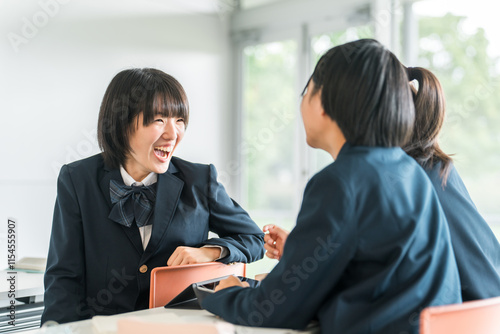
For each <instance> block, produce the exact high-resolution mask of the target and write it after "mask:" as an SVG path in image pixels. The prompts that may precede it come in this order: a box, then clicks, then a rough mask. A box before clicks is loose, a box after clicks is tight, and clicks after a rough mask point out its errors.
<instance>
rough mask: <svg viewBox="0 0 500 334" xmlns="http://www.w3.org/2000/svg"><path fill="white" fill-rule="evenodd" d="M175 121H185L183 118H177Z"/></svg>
mask: <svg viewBox="0 0 500 334" xmlns="http://www.w3.org/2000/svg"><path fill="white" fill-rule="evenodd" d="M177 122H181V123H185V121H184V118H178V119H177Z"/></svg>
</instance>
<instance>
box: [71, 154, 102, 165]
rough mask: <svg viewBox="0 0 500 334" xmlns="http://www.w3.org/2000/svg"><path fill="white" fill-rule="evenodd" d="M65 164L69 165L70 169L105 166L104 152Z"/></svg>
mask: <svg viewBox="0 0 500 334" xmlns="http://www.w3.org/2000/svg"><path fill="white" fill-rule="evenodd" d="M65 166H67V167H68V168H70V169H85V168H89V167H93V166H95V167H104V159H103V157H102V154H101V153H99V154H96V155H93V156H91V157H88V158H85V159H81V160H77V161H74V162H71V163H69V164H67V165H65Z"/></svg>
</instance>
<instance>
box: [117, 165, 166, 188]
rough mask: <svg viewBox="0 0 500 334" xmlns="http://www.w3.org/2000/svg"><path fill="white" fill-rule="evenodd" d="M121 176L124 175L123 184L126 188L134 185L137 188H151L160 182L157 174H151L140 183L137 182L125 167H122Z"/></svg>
mask: <svg viewBox="0 0 500 334" xmlns="http://www.w3.org/2000/svg"><path fill="white" fill-rule="evenodd" d="M120 174H121V175H122V179H123V183H125V185H126V186H131V185H133V184H134V183H135V184H134V185H136V186H150V185H152V184H154V183H156V182H157V181H158V174H156V173H155V172H151V173H149V175H148V176H146V177H145V178H144V179H143V180H142V181H140V182H139V181H136V180H134V178H133V177H132V176H130V174H129V173H127V171H126V170H125V168H123V166H120Z"/></svg>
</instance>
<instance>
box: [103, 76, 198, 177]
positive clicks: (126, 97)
mask: <svg viewBox="0 0 500 334" xmlns="http://www.w3.org/2000/svg"><path fill="white" fill-rule="evenodd" d="M141 112H142V113H143V125H148V124H150V123H151V122H153V121H154V117H155V116H157V115H161V116H163V117H178V118H183V119H184V123H185V125H186V126H187V124H188V122H189V104H188V100H187V97H186V93H185V91H184V88H182V86H181V84H180V83H179V82H178V81H177V80H176V79H175V78H174V77H172V76H171V75H168V74H167V73H165V72H162V71H160V70H157V69H154V68H142V69H138V68H134V69H128V70H124V71H121V72H120V73H118V74H117V75H116V76H115V77H114V78H113V79H112V80H111V82H110V83H109V86H108V88H107V89H106V93H105V94H104V98H103V100H102V103H101V108H100V111H99V120H98V123H97V138H98V142H99V147H100V148H101V150H102V155H103V158H104V163H105V164H106V166H108V167H109V168H118V167H119V166H120V165H124V164H125V160H126V159H127V156H128V154H129V153H130V150H131V148H130V142H129V137H130V134H132V133H133V132H134V131H135V128H136V127H137V125H138V124H137V117H138V116H139V114H140V113H141Z"/></svg>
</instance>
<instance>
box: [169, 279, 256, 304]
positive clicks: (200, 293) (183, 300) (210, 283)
mask: <svg viewBox="0 0 500 334" xmlns="http://www.w3.org/2000/svg"><path fill="white" fill-rule="evenodd" d="M227 277H229V276H223V277H219V278H214V279H211V280H206V281H202V282H198V283H193V284H191V285H190V286H188V287H187V288H186V289H184V290H183V291H182V292H181V293H179V294H178V295H177V296H176V297H174V299H172V300H171V301H170V302H168V303H167V305H165V308H174V307H175V308H185V309H198V310H200V309H202V307H201V303H202V302H203V299H205V297H207V296H208V295H210V294H212V293H215V288H216V287H217V285H218V284H219V282H220V281H221V280H223V279H225V278H227ZM236 277H238V278H239V279H240V281H242V282H248V284H249V285H250V287H252V288H255V287H257V286H259V284H260V281H256V280H254V279H251V278H247V277H242V276H236Z"/></svg>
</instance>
